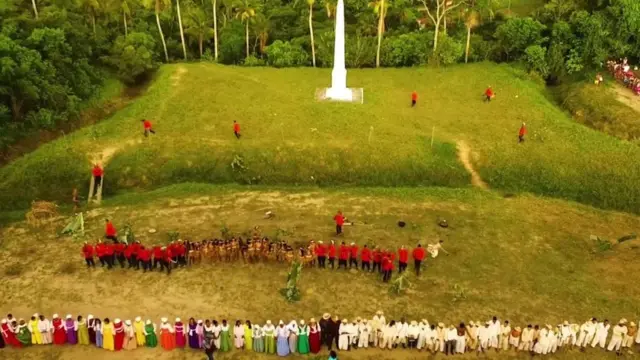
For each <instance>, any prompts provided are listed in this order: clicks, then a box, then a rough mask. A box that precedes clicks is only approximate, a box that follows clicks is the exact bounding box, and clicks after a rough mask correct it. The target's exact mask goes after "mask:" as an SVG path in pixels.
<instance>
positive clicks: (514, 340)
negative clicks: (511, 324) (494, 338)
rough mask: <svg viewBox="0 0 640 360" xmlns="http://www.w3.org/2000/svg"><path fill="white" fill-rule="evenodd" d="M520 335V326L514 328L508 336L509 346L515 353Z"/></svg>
mask: <svg viewBox="0 0 640 360" xmlns="http://www.w3.org/2000/svg"><path fill="white" fill-rule="evenodd" d="M520 335H522V329H521V328H520V326H516V327H515V328H514V329H513V330H511V333H510V334H509V346H513V348H514V349H516V351H518V347H519V346H520Z"/></svg>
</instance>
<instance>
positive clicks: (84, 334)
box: [76, 315, 89, 345]
mask: <svg viewBox="0 0 640 360" xmlns="http://www.w3.org/2000/svg"><path fill="white" fill-rule="evenodd" d="M76 324H77V326H78V344H80V345H89V329H88V328H87V322H86V320H85V319H83V318H82V315H78V320H77V322H76Z"/></svg>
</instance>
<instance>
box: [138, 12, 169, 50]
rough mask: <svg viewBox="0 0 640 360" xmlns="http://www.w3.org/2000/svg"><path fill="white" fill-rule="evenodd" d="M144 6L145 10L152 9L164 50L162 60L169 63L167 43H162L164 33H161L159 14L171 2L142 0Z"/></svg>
mask: <svg viewBox="0 0 640 360" xmlns="http://www.w3.org/2000/svg"><path fill="white" fill-rule="evenodd" d="M143 1H144V6H145V7H146V8H147V9H150V8H151V7H153V8H154V11H155V14H156V24H157V25H158V32H159V33H160V40H162V47H163V49H164V59H165V61H166V62H169V52H168V51H167V42H166V41H164V33H163V32H162V26H161V25H160V12H161V11H162V10H164V9H165V8H166V7H169V6H171V0H143Z"/></svg>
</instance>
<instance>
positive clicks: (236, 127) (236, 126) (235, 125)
mask: <svg viewBox="0 0 640 360" xmlns="http://www.w3.org/2000/svg"><path fill="white" fill-rule="evenodd" d="M233 134H234V135H235V136H236V139H240V124H238V122H236V121H235V120H233Z"/></svg>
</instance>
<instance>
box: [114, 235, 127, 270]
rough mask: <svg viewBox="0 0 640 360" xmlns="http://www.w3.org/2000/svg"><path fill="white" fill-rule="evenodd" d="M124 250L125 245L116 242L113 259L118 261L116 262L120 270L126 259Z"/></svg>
mask: <svg viewBox="0 0 640 360" xmlns="http://www.w3.org/2000/svg"><path fill="white" fill-rule="evenodd" d="M125 250H127V245H126V244H125V243H121V242H118V243H116V244H115V257H116V259H118V262H119V263H120V267H121V268H122V269H124V262H125V260H126V259H127V257H126V255H125ZM114 265H115V262H114Z"/></svg>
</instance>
